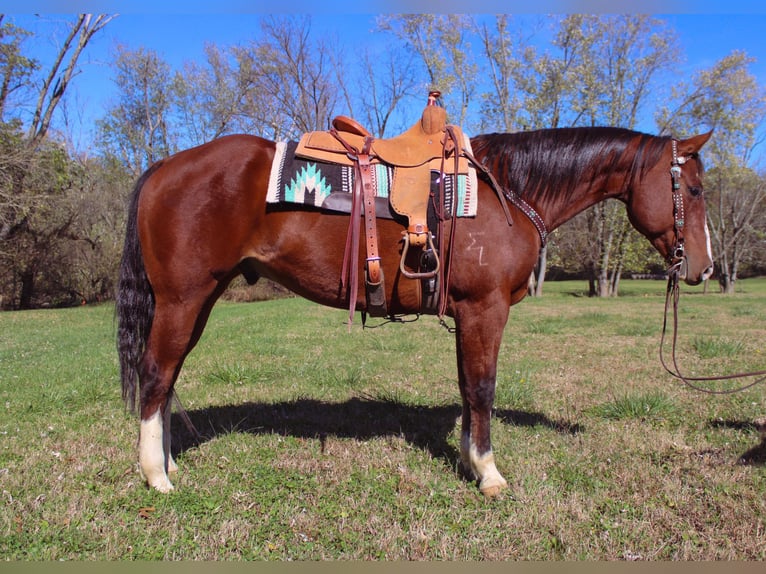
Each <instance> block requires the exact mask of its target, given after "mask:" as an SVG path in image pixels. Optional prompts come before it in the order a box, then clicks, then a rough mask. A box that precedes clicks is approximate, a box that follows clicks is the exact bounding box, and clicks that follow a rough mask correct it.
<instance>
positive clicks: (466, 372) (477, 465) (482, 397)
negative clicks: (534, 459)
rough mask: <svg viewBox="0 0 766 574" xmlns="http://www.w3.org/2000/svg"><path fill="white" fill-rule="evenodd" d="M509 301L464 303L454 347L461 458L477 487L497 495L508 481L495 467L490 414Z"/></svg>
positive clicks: (488, 495)
mask: <svg viewBox="0 0 766 574" xmlns="http://www.w3.org/2000/svg"><path fill="white" fill-rule="evenodd" d="M508 308H509V307H508V304H507V303H504V302H502V301H501V302H499V303H498V304H495V305H479V304H470V305H469V304H464V305H463V306H462V307H459V308H458V309H457V312H456V315H455V322H456V328H457V333H456V350H457V363H458V377H459V383H460V395H461V397H462V399H463V419H462V434H461V439H460V457H461V459H462V462H463V467H464V469H465V471H466V472H468V473H471V474H473V476H474V477H475V478H476V479H477V480H479V490H481V492H482V493H483V494H484V495H485V496H487V497H494V496H497V495H498V494H499V493H500V492H501V491H502V490H503V489H505V488H507V486H508V483H507V482H506V480H505V479H504V478H503V476H502V475H501V474H500V472H499V471H498V470H497V467H496V466H495V456H494V454H493V453H492V442H491V439H490V417H491V415H492V404H493V402H494V400H495V380H496V374H497V356H498V352H499V350H500V341H501V340H502V335H503V329H504V327H505V323H506V321H507V319H508Z"/></svg>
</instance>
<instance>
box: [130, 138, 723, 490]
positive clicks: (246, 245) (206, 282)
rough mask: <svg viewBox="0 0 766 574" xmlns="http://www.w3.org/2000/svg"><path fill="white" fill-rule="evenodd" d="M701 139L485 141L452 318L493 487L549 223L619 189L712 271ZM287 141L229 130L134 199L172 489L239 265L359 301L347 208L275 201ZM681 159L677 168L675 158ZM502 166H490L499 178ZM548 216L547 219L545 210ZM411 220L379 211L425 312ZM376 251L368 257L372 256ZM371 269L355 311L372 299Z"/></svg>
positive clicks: (416, 305)
mask: <svg viewBox="0 0 766 574" xmlns="http://www.w3.org/2000/svg"><path fill="white" fill-rule="evenodd" d="M709 137H710V134H709V133H708V134H701V135H697V136H694V137H690V138H688V139H680V140H679V139H673V138H670V137H660V136H653V135H647V134H643V133H640V132H635V131H630V130H626V129H621V128H563V129H553V130H540V131H529V132H520V133H513V134H488V135H479V136H476V137H474V138H472V139H471V145H472V148H473V154H474V157H475V158H476V159H477V161H480V162H481V163H483V164H484V165H485V166H486V168H487V169H488V171H489V172H490V173H491V174H492V175H493V176H494V179H495V180H496V181H495V183H497V184H499V185H500V186H501V187H502V188H503V189H504V190H505V191H504V193H505V194H506V197H507V198H510V197H512V196H511V195H510V194H509V190H512V191H513V192H515V193H516V194H518V197H521V198H523V199H524V201H525V202H526V203H524V202H522V203H524V205H526V206H527V207H529V208H531V210H524V211H531V212H532V213H525V212H524V211H521V210H520V208H519V207H518V205H519V204H518V202H511V201H508V202H507V205H506V206H507V208H508V210H509V211H510V214H511V216H512V217H511V219H512V224H510V225H509V221H508V220H507V218H506V211H507V210H506V209H505V208H504V206H502V205H500V203H501V199H499V197H498V194H497V193H496V192H495V190H493V189H492V188H491V187H490V185H491V184H490V182H489V181H485V179H486V178H480V179H481V181H480V182H479V185H478V192H477V193H478V202H479V203H478V212H477V214H476V215H475V216H474V217H469V218H459V220H458V219H453V220H452V223H448V224H447V225H446V228H445V229H446V233H450V232H451V231H450V230H452V229H454V238H453V241H452V245H453V254H452V259H451V262H450V272H449V275H450V276H449V284H448V293H447V304H446V312H445V314H446V315H447V316H449V317H452V318H453V319H454V324H455V329H454V330H455V336H456V354H457V368H458V386H459V390H460V396H461V398H462V423H461V425H462V428H461V441H460V455H461V462H462V465H463V467H464V470H465V471H466V472H467V473H472V475H473V476H474V477H475V478H476V479H477V481H478V484H479V489H480V490H481V492H483V493H484V494H485V495H487V496H488V497H492V496H495V495H497V494H498V493H499V492H500V491H501V490H503V489H504V488H506V487H507V483H506V480H505V479H504V478H503V476H502V475H501V474H500V472H499V471H498V469H497V467H496V464H495V458H494V455H493V452H492V446H491V443H490V414H491V409H492V404H493V401H494V397H495V378H496V369H497V358H498V351H499V349H500V342H501V337H502V335H503V330H504V327H505V325H506V322H507V319H508V315H509V311H510V307H511V306H512V305H515V304H516V303H518V302H519V301H521V300H522V299H523V298H524V297H525V295H526V294H527V282H528V278H529V276H530V273H531V272H532V271H533V269H534V267H535V264H536V262H537V258H538V253H539V251H540V249H541V246H542V244H543V241H544V238H545V233H546V232H547V231H551V230H553V229H555V228H557V227H559V226H560V225H561V224H563V223H564V222H566V221H567V220H568V219H570V218H572V217H573V216H574V215H576V214H577V213H579V212H581V211H583V210H584V209H586V208H588V207H590V206H592V205H594V204H595V203H597V202H600V201H604V200H606V199H607V198H615V199H617V200H620V201H622V202H623V203H624V204H625V205H626V208H627V214H628V217H629V219H630V221H631V223H632V224H633V226H634V227H635V228H636V229H637V230H638V231H639V232H641V233H642V234H643V235H644V236H646V238H647V239H648V240H649V241H650V242H651V243H652V245H654V247H655V248H656V249H657V250H658V251H659V253H660V254H661V255H662V256H663V257H664V258H665V259H666V260H667V262H668V263H669V264H671V265H674V266H676V268H677V269H680V275H681V278H682V279H684V280H685V281H686V282H687V283H688V284H692V285H694V284H698V283H700V282H701V281H702V280H704V279H706V278H708V277H709V276H710V275H711V274H712V271H713V261H712V255H711V249H710V238H709V234H708V229H707V223H706V211H705V202H704V197H703V193H702V191H703V188H702V180H701V177H702V164H701V162H700V159H699V151H700V148H702V146H703V145H704V144H705V142H706V141H707V140H708V139H709ZM275 149H276V144H275V143H274V142H272V141H268V140H266V139H262V138H260V137H257V136H251V135H231V136H225V137H222V138H220V139H217V140H214V141H212V142H209V143H206V144H203V145H201V146H199V147H195V148H192V149H188V150H185V151H182V152H179V153H177V154H175V155H172V156H170V157H168V158H166V159H163V160H161V161H159V162H157V163H156V164H154V165H153V166H152V167H150V168H149V169H148V170H147V171H146V172H145V173H144V174H143V175H142V176H141V177H140V178H139V180H138V182H137V183H136V186H135V189H134V191H133V195H132V199H131V202H130V207H129V214H128V221H127V231H126V238H125V248H124V253H123V257H122V261H121V265H120V277H119V284H118V293H117V302H116V314H117V322H118V334H117V339H118V345H117V346H118V351H119V360H120V371H121V380H122V394H123V398H124V400H125V401H126V403H127V404H128V406H129V407H130V408H131V409H134V408H135V407H136V403H138V406H139V408H140V413H139V414H140V425H139V443H138V451H139V452H138V458H139V466H140V471H141V474H142V476H143V478H144V479H145V480H146V482H147V483H148V485H149V486H150V487H153V488H155V489H157V490H159V491H163V492H167V491H170V490H172V489H173V485H172V483H171V481H170V480H169V478H168V473H172V472H174V471H176V470H177V466H176V463H175V462H174V460H173V458H172V456H171V449H170V436H171V435H170V411H171V404H170V401H171V398H172V396H173V394H172V393H173V388H174V384H175V382H176V379H177V377H178V374H179V371H180V369H181V366H182V364H183V362H184V359H185V357H186V356H187V355H188V354H189V352H190V351H191V350H192V348H193V347H194V346H195V344H196V343H197V342H198V340H199V338H200V335H201V334H202V331H203V329H204V327H205V324H206V321H207V319H208V317H209V314H210V311H211V309H212V307H213V305H214V303H215V302H216V300H217V299H218V297H219V296H220V295H221V294H222V293H223V292H224V290H225V289H226V287H227V286H228V285H229V283H230V282H231V281H232V280H233V279H234V278H235V277H237V276H238V275H239V274H243V275H244V276H245V278H246V279H247V280H248V281H249V282H251V283H252V282H255V281H256V280H257V279H258V278H259V277H267V278H269V279H272V280H274V281H276V282H278V283H280V284H282V285H284V286H285V287H287V288H289V289H290V290H292V291H293V292H294V293H296V294H298V295H300V296H303V297H305V298H307V299H309V300H311V301H314V302H316V303H319V304H322V305H327V306H331V307H336V308H348V307H349V304H350V301H349V299H348V297H351V296H352V295H345V294H343V293H342V292H341V290H340V289H339V278H340V275H341V260H342V259H343V253H344V246H345V242H346V234H347V230H348V225H349V216H348V215H344V214H337V213H325V212H321V211H320V210H319V209H315V208H296V209H286V208H274V207H272V206H270V205H267V203H266V193H267V184H268V181H269V174H270V169H271V165H272V158H273V157H274V154H275ZM671 169H672V172H671ZM489 179H491V178H489ZM535 219H537V221H535ZM402 230H403V227H402V225H401V224H400V223H399V222H396V221H393V220H384V219H380V220H379V221H378V237H379V245H380V255H381V264H382V266H383V269H384V273H385V275H386V276H387V277H389V278H394V280H389V281H387V285H386V301H387V304H388V310H389V312H390V313H391V314H416V313H418V312H419V311H420V298H421V294H420V284H419V282H418V281H413V280H409V279H405V278H403V277H402V276H401V274H399V271H398V268H397V265H398V264H399V260H400V254H401V241H400V240H401V236H402ZM362 257H363V254H361V255H360V260H361V258H362ZM365 305H366V303H365V295H364V285H363V280H362V278H361V277H360V279H359V288H358V290H357V295H356V303H355V309H356V310H358V311H365Z"/></svg>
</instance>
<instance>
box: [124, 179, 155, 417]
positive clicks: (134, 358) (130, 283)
mask: <svg viewBox="0 0 766 574" xmlns="http://www.w3.org/2000/svg"><path fill="white" fill-rule="evenodd" d="M154 169H156V168H150V169H149V170H148V171H146V172H145V173H144V174H143V175H142V176H141V177H140V178H139V180H138V182H136V187H135V189H134V190H133V196H132V197H131V200H130V207H129V211H128V221H127V226H126V229H125V247H124V249H123V252H122V261H121V262H120V277H119V281H118V283H117V297H116V305H115V313H116V315H117V352H118V355H119V357H120V378H121V379H122V399H123V400H124V401H125V404H126V405H127V406H128V408H129V409H130V410H131V411H134V410H135V407H136V389H137V387H138V364H139V361H140V360H141V357H142V356H143V354H144V350H145V348H146V340H147V338H148V337H149V330H150V329H151V328H152V319H153V318H154V293H153V291H152V287H151V285H150V284H149V279H148V277H147V276H146V269H145V268H144V259H143V255H142V253H141V244H140V243H139V241H138V198H139V196H140V195H141V188H142V187H143V185H144V183H145V182H146V180H147V178H148V177H149V176H150V175H151V174H152V172H153V171H154Z"/></svg>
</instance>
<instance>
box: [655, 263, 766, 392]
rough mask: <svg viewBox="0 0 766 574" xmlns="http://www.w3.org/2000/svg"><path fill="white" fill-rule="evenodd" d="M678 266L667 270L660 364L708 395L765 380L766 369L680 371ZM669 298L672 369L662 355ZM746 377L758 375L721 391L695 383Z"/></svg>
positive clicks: (735, 390) (748, 386) (744, 388)
mask: <svg viewBox="0 0 766 574" xmlns="http://www.w3.org/2000/svg"><path fill="white" fill-rule="evenodd" d="M679 268H680V262H679V263H676V264H675V265H673V266H672V267H671V268H670V269H669V270H668V289H667V294H666V296H665V317H664V320H663V323H662V336H661V338H660V362H661V363H662V366H663V367H664V368H665V370H666V371H667V372H668V373H670V374H671V375H673V376H674V377H675V378H677V379H680V380H681V381H683V382H684V384H685V385H687V386H688V387H690V388H692V389H694V390H695V391H700V392H703V393H707V394H710V395H730V394H733V393H739V392H742V391H745V390H747V389H749V388H751V387H754V386H755V385H757V384H758V383H762V382H764V381H766V371H752V372H749V373H736V374H733V375H719V376H712V377H689V376H686V375H684V374H682V373H681V369H680V367H679V366H678V358H677V357H676V343H677V341H678V301H679V299H680V289H679V283H680V282H679V274H678V271H679ZM671 300H672V301H673V340H672V347H671V348H672V351H671V359H672V363H673V369H671V368H670V367H668V365H667V362H666V361H665V355H664V348H665V336H666V334H667V326H668V311H669V309H670V302H671ZM747 377H760V378H759V379H756V380H755V381H753V382H751V383H749V384H747V385H743V386H741V387H738V388H736V389H727V390H721V391H717V390H713V389H707V388H705V387H702V386H700V385H698V384H696V383H701V382H712V381H729V380H734V379H744V378H747Z"/></svg>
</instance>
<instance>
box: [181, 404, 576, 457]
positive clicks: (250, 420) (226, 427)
mask: <svg viewBox="0 0 766 574" xmlns="http://www.w3.org/2000/svg"><path fill="white" fill-rule="evenodd" d="M187 414H188V416H189V418H190V420H191V422H192V424H193V425H194V427H196V429H197V431H198V432H199V434H200V436H199V437H197V436H195V434H194V433H193V432H192V431H191V430H190V429H189V428H187V426H186V424H185V422H184V421H183V419H182V417H181V416H180V415H179V414H178V413H174V414H173V418H172V421H171V428H172V432H173V442H172V444H173V452H174V455H177V454H179V453H182V452H184V451H186V450H188V449H190V448H193V447H195V446H197V445H198V444H200V442H207V441H209V440H212V439H214V438H215V437H216V436H219V435H226V434H229V433H232V432H239V433H250V434H254V435H261V434H279V435H282V436H291V437H298V438H316V439H319V440H320V441H324V439H325V438H326V437H328V436H331V437H339V438H351V439H356V440H369V439H372V438H377V437H384V436H401V437H403V438H404V440H406V441H407V442H409V443H410V444H412V445H414V446H416V447H418V448H420V449H423V450H424V451H427V452H429V453H430V454H431V455H432V456H434V457H435V458H441V459H443V460H445V461H446V462H447V463H448V464H449V465H450V466H452V467H453V468H456V467H457V466H458V463H459V461H460V454H459V453H458V452H457V450H456V449H455V448H454V447H453V446H452V445H450V444H449V442H448V437H449V436H450V434H451V433H452V432H453V430H454V429H455V424H456V420H457V418H458V417H460V414H461V408H460V406H459V405H443V406H421V405H412V404H405V403H401V402H399V401H397V400H393V399H377V398H375V399H367V398H352V399H349V400H347V401H345V402H341V403H330V402H324V401H318V400H314V399H298V400H294V401H287V402H280V403H244V404H241V405H226V406H215V407H209V408H204V409H199V410H194V411H188V412H187ZM495 417H496V418H498V419H500V420H502V421H503V422H505V423H506V424H513V425H517V426H529V427H534V426H543V427H547V428H550V429H552V430H554V431H556V432H560V433H566V434H575V433H577V432H580V431H581V430H582V429H581V427H580V425H577V424H572V423H569V422H566V421H555V420H551V419H549V418H548V417H547V416H545V415H543V414H540V413H534V412H524V411H517V410H509V409H498V410H497V411H496V412H495Z"/></svg>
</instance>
